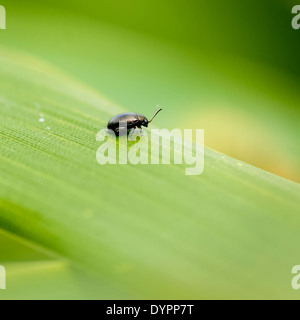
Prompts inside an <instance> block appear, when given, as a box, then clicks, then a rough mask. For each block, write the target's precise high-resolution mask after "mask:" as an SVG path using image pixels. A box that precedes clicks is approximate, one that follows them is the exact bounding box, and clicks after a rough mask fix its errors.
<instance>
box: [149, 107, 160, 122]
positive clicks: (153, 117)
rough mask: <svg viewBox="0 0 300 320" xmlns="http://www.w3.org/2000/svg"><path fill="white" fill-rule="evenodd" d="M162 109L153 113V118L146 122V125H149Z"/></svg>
mask: <svg viewBox="0 0 300 320" xmlns="http://www.w3.org/2000/svg"><path fill="white" fill-rule="evenodd" d="M161 110H162V109H159V110H158V111H157V112H155V114H154V116H153V117H152V119H151V120H149V121H148V123H150V122H151V121H152V120H153V119H154V118H155V117H156V116H157V114H158V113H159V112H161Z"/></svg>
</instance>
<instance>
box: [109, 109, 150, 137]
mask: <svg viewBox="0 0 300 320" xmlns="http://www.w3.org/2000/svg"><path fill="white" fill-rule="evenodd" d="M121 122H126V123H127V131H128V130H130V129H133V128H135V127H138V128H140V127H141V126H142V125H143V126H144V125H145V124H148V120H147V118H146V117H145V116H143V115H141V114H137V113H122V114H118V115H116V116H114V117H113V118H111V119H110V120H109V122H108V124H107V129H110V130H113V131H114V132H115V133H116V134H118V133H119V129H121V130H122V127H121V128H120V123H121Z"/></svg>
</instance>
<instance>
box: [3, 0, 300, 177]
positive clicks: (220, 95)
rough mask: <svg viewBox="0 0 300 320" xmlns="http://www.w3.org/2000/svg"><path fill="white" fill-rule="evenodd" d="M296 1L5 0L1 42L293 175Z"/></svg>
mask: <svg viewBox="0 0 300 320" xmlns="http://www.w3.org/2000/svg"><path fill="white" fill-rule="evenodd" d="M296 3H297V1H285V0H264V1H258V0H257V1H238V0H230V1H226V2H225V1H221V0H219V1H218V0H217V1H214V2H208V1H198V0H195V1H192V0H188V1H178V0H175V1H168V0H165V1H156V0H154V1H153V0H151V1H148V0H144V1H135V0H129V1H108V0H107V1H103V0H100V1H91V0H87V1H85V2H82V1H77V0H74V1H67V0H64V1H58V0H57V1H56V0H52V1H47V0H45V1H43V2H37V1H30V0H28V1H18V0H14V1H9V0H7V1H4V2H3V5H5V7H6V10H7V30H6V31H5V32H4V31H1V34H0V36H1V38H0V39H1V44H2V45H7V46H9V47H13V48H16V49H19V50H23V51H26V52H28V53H31V54H34V55H36V56H39V57H42V58H43V59H45V60H47V61H49V62H51V63H53V64H55V65H57V66H59V67H60V68H61V69H63V70H65V71H67V72H69V73H70V74H72V75H74V76H75V77H77V78H78V79H80V80H82V81H83V82H85V83H87V84H89V85H91V86H92V87H94V88H95V89H97V90H99V91H100V92H102V93H103V94H105V95H107V96H108V97H110V99H112V100H114V101H115V102H116V103H118V104H120V105H122V106H123V107H125V109H126V110H128V111H136V112H140V113H142V114H145V115H146V116H150V115H151V114H152V112H153V109H154V107H155V106H156V105H157V104H159V105H161V106H164V108H165V109H166V112H165V116H160V117H159V118H158V119H157V125H158V126H160V127H167V128H204V129H205V130H206V145H207V146H209V147H211V148H214V149H216V150H218V151H221V152H224V153H226V154H229V155H232V156H233V157H236V158H238V159H241V160H244V161H246V162H248V163H250V164H253V165H255V166H258V167H260V168H262V169H264V170H267V171H269V172H273V173H275V174H277V175H281V176H283V177H286V178H288V179H291V180H294V181H299V179H300V166H299V153H300V147H299V143H298V138H299V112H300V111H299V101H300V93H299V77H300V62H299V58H298V55H299V49H300V32H299V31H298V32H297V31H295V30H293V29H292V28H291V19H292V14H291V8H292V6H293V5H294V4H296Z"/></svg>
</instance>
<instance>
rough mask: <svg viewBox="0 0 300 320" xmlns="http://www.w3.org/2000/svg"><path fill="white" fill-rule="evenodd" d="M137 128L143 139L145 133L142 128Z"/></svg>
mask: <svg viewBox="0 0 300 320" xmlns="http://www.w3.org/2000/svg"><path fill="white" fill-rule="evenodd" d="M135 128H136V129H138V130H139V133H140V137H143V136H144V131H143V129H142V127H135Z"/></svg>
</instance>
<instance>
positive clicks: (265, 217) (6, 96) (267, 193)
mask: <svg viewBox="0 0 300 320" xmlns="http://www.w3.org/2000/svg"><path fill="white" fill-rule="evenodd" d="M0 68H1V70H2V71H1V75H0V92H1V94H0V139H1V144H0V170H1V174H0V226H1V228H3V229H5V230H7V231H9V232H11V233H13V234H15V235H17V236H18V237H21V238H24V239H26V241H30V242H31V243H35V244H37V245H38V246H42V247H44V248H46V249H47V250H50V251H51V252H53V254H55V255H56V256H59V257H60V259H61V260H62V261H66V262H60V259H59V260H58V265H56V266H57V267H58V268H56V270H57V269H59V271H58V274H59V275H62V278H65V276H64V272H67V271H66V269H65V268H66V267H65V266H66V265H65V263H67V265H69V266H71V268H76V270H82V271H81V272H82V274H88V275H89V276H90V277H92V278H93V279H94V278H95V279H96V280H95V282H94V284H93V285H94V288H95V287H97V286H98V291H97V290H95V291H93V292H95V296H94V297H98V296H99V295H100V296H101V297H102V298H111V297H121V298H132V297H134V298H156V299H160V298H165V299H167V298H168V299H172V298H174V299H175V298H179V299H184V298H190V299H191V298H192V299H199V298H227V299H231V298H244V299H246V298H256V299H257V298H296V297H297V296H296V294H295V291H293V290H292V288H291V285H290V283H291V279H292V275H291V269H292V267H293V266H294V265H296V264H299V263H300V261H299V259H300V258H299V248H298V245H297V244H299V243H300V233H299V229H300V207H299V189H300V188H299V185H298V184H296V183H293V182H291V181H288V180H285V179H282V178H279V177H277V176H274V175H272V174H269V173H267V172H264V171H262V170H259V169H257V168H255V167H252V166H250V165H247V164H245V163H242V162H239V161H237V160H235V159H232V158H229V157H227V156H224V155H222V154H220V153H218V152H215V151H212V150H209V149H206V150H205V172H204V174H202V175H200V176H185V171H184V166H177V165H159V166H156V165H144V166H143V165H138V166H133V165H126V166H124V165H106V166H100V165H99V164H98V163H97V161H96V151H97V149H98V147H99V145H100V144H99V142H97V141H96V135H97V133H98V131H99V130H100V129H102V128H104V127H105V126H106V123H107V121H108V120H109V118H110V117H111V116H112V115H114V114H115V113H118V112H120V111H122V109H121V108H120V107H118V106H116V105H114V103H112V102H110V101H109V100H107V99H105V98H104V97H102V96H101V95H100V94H98V93H97V92H94V91H93V90H91V89H89V88H87V87H85V85H83V84H81V83H78V82H77V81H75V80H73V79H71V78H70V77H68V76H66V75H64V74H63V73H61V72H60V71H58V70H56V69H55V68H53V67H51V66H48V65H47V64H45V63H43V62H41V61H39V60H37V59H36V58H34V57H30V56H26V55H24V54H18V53H15V52H12V51H10V50H7V49H1V55H0ZM168 112H170V111H168ZM165 116H170V115H169V114H168V115H165ZM37 261H39V260H37ZM1 262H2V261H1V257H0V264H1ZM35 263H37V264H38V265H39V263H38V262H32V264H31V266H33V270H35V266H36V264H35ZM48 263H49V264H48ZM51 263H54V264H55V262H47V263H46V264H44V263H41V265H39V267H40V269H41V273H42V274H47V273H48V271H47V270H48V268H50V269H51V268H52V266H53V265H52V264H51ZM8 267H9V266H8ZM23 267H24V266H22V265H19V266H18V268H20V269H23ZM14 268H15V267H14ZM54 269H55V268H54ZM43 270H46V271H43ZM77 272H78V274H77V276H76V278H77V280H78V279H80V272H79V271H77ZM10 274H11V277H12V279H14V277H16V276H17V275H16V274H17V273H16V272H12V271H11V272H10V271H9V270H8V276H9V275H10ZM33 274H34V271H33ZM37 277H39V275H37ZM33 278H34V277H33ZM54 278H55V277H54ZM58 278H59V276H58ZM58 278H56V279H58ZM8 280H9V279H8ZM12 281H13V280H12ZM66 281H67V280H66ZM103 281H104V282H105V283H108V284H109V288H110V290H106V288H105V286H104V287H103V285H102V284H103ZM16 283H17V282H15V284H16ZM59 286H60V283H59V281H58V283H57V291H59ZM17 287H18V286H17V285H15V286H14V290H15V292H16V293H15V294H16V297H18V298H19V297H20V294H19V293H18V288H17ZM66 287H67V288H70V286H68V285H66ZM40 288H43V283H40ZM71 288H72V286H71ZM111 288H114V289H111ZM68 292H69V291H68ZM21 296H22V294H21ZM45 296H46V297H48V296H49V295H48V296H47V295H45ZM50 296H51V295H50ZM52 296H53V295H52ZM71 296H72V295H71V294H70V297H71Z"/></svg>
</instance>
